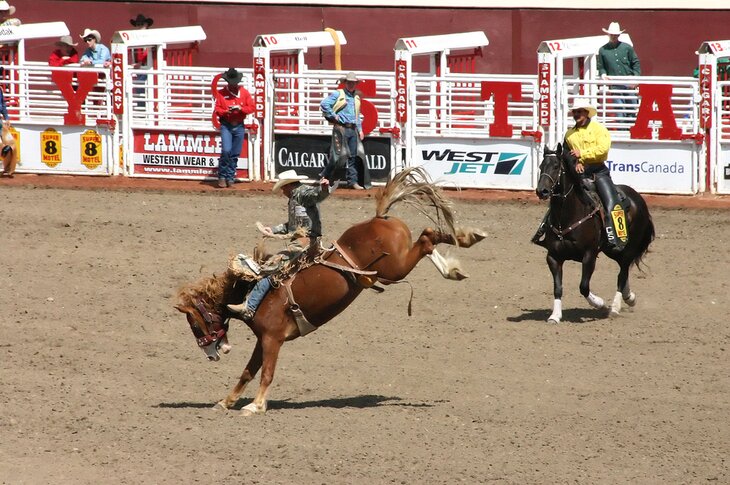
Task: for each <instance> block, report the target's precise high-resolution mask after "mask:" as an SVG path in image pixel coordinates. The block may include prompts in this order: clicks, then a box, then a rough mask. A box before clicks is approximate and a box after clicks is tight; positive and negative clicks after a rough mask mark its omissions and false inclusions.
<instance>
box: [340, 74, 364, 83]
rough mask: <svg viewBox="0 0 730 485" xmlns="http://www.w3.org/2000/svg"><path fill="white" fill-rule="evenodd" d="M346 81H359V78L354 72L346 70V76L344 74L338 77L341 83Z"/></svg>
mask: <svg viewBox="0 0 730 485" xmlns="http://www.w3.org/2000/svg"><path fill="white" fill-rule="evenodd" d="M348 81H352V82H354V83H359V82H360V80H359V79H358V78H357V74H355V73H354V72H352V71H350V72H348V73H347V76H344V77H341V78H340V82H341V83H344V82H348Z"/></svg>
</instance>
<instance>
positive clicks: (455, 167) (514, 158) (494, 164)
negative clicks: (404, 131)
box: [411, 138, 537, 190]
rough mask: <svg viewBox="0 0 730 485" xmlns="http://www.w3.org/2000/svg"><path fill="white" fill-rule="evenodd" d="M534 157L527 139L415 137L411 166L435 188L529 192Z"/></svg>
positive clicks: (531, 145) (534, 164) (534, 165)
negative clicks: (423, 173)
mask: <svg viewBox="0 0 730 485" xmlns="http://www.w3.org/2000/svg"><path fill="white" fill-rule="evenodd" d="M534 157H535V149H534V148H533V143H532V141H530V140H524V141H522V140H510V141H509V142H504V141H499V140H496V139H495V140H468V139H456V138H454V139H449V138H419V139H418V140H417V149H415V150H414V151H413V160H412V161H411V165H414V166H422V167H423V168H424V169H426V171H427V172H428V173H429V175H430V176H431V179H432V180H433V181H434V182H436V183H438V184H439V185H445V186H453V187H463V188H494V189H520V190H530V189H532V174H533V170H534V167H536V166H537V164H536V163H535V161H534Z"/></svg>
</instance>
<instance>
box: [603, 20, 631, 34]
mask: <svg viewBox="0 0 730 485" xmlns="http://www.w3.org/2000/svg"><path fill="white" fill-rule="evenodd" d="M601 30H602V31H604V32H605V33H607V34H608V35H621V34H623V33H624V32H626V31H625V30H621V26H620V25H619V24H618V22H611V23H610V24H609V26H608V28H607V29H601Z"/></svg>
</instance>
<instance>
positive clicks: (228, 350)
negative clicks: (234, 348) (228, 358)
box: [220, 344, 231, 354]
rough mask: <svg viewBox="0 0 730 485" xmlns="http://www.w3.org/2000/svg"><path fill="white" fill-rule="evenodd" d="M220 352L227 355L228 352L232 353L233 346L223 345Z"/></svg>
mask: <svg viewBox="0 0 730 485" xmlns="http://www.w3.org/2000/svg"><path fill="white" fill-rule="evenodd" d="M220 350H221V352H223V353H224V354H227V353H228V352H230V351H231V344H221V347H220Z"/></svg>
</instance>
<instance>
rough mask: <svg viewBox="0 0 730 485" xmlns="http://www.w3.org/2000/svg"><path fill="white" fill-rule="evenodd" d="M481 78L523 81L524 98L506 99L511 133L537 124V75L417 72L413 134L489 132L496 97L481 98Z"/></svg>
mask: <svg viewBox="0 0 730 485" xmlns="http://www.w3.org/2000/svg"><path fill="white" fill-rule="evenodd" d="M482 82H515V83H520V92H521V100H519V101H517V100H514V99H512V98H509V99H508V102H507V113H508V122H509V124H511V125H512V127H513V128H512V130H513V133H512V136H513V137H517V138H520V137H522V135H521V132H522V131H524V130H533V129H534V128H535V126H536V124H537V107H536V99H537V97H536V93H537V79H536V78H535V77H534V76H510V75H478V74H450V75H448V76H446V77H435V76H428V75H415V76H414V79H413V84H412V85H413V87H414V93H412V96H411V99H412V100H413V104H412V106H411V111H410V113H411V115H412V116H413V122H412V123H411V126H412V129H413V132H414V133H413V134H414V136H427V137H478V138H486V137H488V136H489V126H490V125H491V124H493V123H494V121H495V113H494V108H495V105H494V103H495V102H494V99H493V97H492V98H490V99H487V100H484V99H482Z"/></svg>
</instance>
